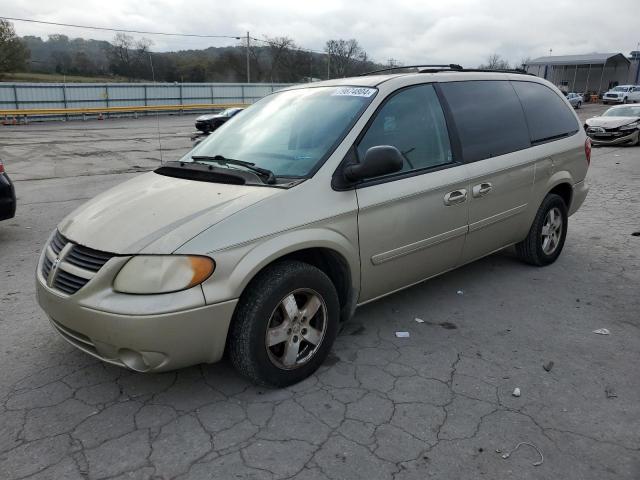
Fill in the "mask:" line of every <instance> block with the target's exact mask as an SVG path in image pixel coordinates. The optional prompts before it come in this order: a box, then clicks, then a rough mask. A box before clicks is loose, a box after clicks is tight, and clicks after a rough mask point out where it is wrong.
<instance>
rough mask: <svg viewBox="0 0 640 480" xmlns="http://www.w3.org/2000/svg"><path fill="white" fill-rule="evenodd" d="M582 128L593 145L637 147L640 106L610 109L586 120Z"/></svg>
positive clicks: (639, 133) (639, 136)
mask: <svg viewBox="0 0 640 480" xmlns="http://www.w3.org/2000/svg"><path fill="white" fill-rule="evenodd" d="M584 128H585V130H586V131H587V135H589V137H590V138H591V141H592V142H593V144H594V145H620V144H628V145H639V144H640V106H637V105H618V106H616V107H611V108H610V109H609V110H607V111H606V112H604V113H603V114H602V115H601V116H599V117H591V118H589V119H587V121H586V122H585V125H584Z"/></svg>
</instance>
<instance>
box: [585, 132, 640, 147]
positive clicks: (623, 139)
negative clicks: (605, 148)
mask: <svg viewBox="0 0 640 480" xmlns="http://www.w3.org/2000/svg"><path fill="white" fill-rule="evenodd" d="M587 135H589V138H590V139H591V143H592V144H594V145H620V144H623V143H629V142H635V141H637V140H638V135H640V130H632V131H631V133H629V134H626V135H625V134H624V133H622V134H619V135H614V136H610V137H601V136H597V135H590V134H588V133H587Z"/></svg>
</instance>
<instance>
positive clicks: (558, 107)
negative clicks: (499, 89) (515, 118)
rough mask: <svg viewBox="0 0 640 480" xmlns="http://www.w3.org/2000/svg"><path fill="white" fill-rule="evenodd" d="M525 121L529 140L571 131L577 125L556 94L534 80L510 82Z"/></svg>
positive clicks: (548, 138) (567, 107) (546, 137)
mask: <svg viewBox="0 0 640 480" xmlns="http://www.w3.org/2000/svg"><path fill="white" fill-rule="evenodd" d="M512 84H513V88H514V89H515V91H516V93H517V94H518V97H519V98H520V101H521V102H522V108H523V109H524V114H525V117H526V119H527V124H528V125H529V132H530V135H531V142H532V143H534V144H535V143H542V142H546V141H549V140H553V139H556V138H562V137H566V136H569V135H573V134H574V133H576V132H577V131H578V129H579V126H578V122H577V121H576V117H575V115H574V114H573V111H572V110H571V108H569V106H568V105H567V104H566V103H565V102H564V101H563V100H562V98H560V96H559V95H558V94H557V93H556V92H554V91H553V90H551V89H550V88H549V87H547V86H545V85H542V84H540V83H534V82H517V81H514V82H512Z"/></svg>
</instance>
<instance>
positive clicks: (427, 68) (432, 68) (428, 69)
mask: <svg viewBox="0 0 640 480" xmlns="http://www.w3.org/2000/svg"><path fill="white" fill-rule="evenodd" d="M409 69H416V70H417V71H418V73H436V72H444V71H449V72H489V73H516V74H520V75H532V76H534V77H535V75H534V74H533V73H529V72H527V71H526V70H523V69H522V68H513V69H490V68H464V67H462V66H460V65H457V64H455V63H450V64H447V65H404V66H401V67H400V66H399V67H389V68H382V69H380V70H373V71H371V72H365V73H361V74H359V75H358V76H359V77H362V76H365V75H373V74H375V73H383V72H394V71H397V70H409Z"/></svg>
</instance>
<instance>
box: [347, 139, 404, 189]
mask: <svg viewBox="0 0 640 480" xmlns="http://www.w3.org/2000/svg"><path fill="white" fill-rule="evenodd" d="M403 164H404V158H403V157H402V153H400V150H398V149H397V148H396V147H394V146H392V145H378V146H375V147H371V148H370V149H369V150H367V152H366V153H365V154H364V159H363V160H362V162H361V163H355V164H351V165H347V166H346V167H345V169H344V176H345V177H346V178H347V180H349V181H351V182H357V181H358V180H365V179H367V178H373V177H380V176H382V175H389V174H390V173H395V172H399V171H400V170H402V166H403Z"/></svg>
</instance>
